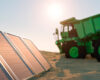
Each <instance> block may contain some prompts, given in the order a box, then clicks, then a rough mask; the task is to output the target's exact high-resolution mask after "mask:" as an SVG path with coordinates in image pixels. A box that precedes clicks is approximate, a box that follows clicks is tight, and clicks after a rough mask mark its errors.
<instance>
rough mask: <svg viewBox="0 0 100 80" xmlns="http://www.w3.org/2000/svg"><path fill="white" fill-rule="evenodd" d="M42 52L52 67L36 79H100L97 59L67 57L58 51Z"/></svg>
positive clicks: (99, 64)
mask: <svg viewBox="0 0 100 80" xmlns="http://www.w3.org/2000/svg"><path fill="white" fill-rule="evenodd" d="M41 53H42V54H43V56H44V57H45V58H46V59H47V60H48V61H49V62H50V64H51V65H52V68H51V69H50V70H49V71H48V72H46V73H44V74H42V75H41V76H37V78H36V79H35V80H100V63H99V62H97V61H96V59H91V58H86V59H66V58H65V57H64V55H60V54H57V53H50V52H43V51H42V52H41Z"/></svg>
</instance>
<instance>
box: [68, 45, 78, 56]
mask: <svg viewBox="0 0 100 80" xmlns="http://www.w3.org/2000/svg"><path fill="white" fill-rule="evenodd" d="M69 55H70V57H71V58H78V57H79V49H78V47H77V46H74V47H71V48H70V50H69Z"/></svg>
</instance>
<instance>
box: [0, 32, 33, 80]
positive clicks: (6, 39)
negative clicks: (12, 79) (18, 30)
mask: <svg viewBox="0 0 100 80" xmlns="http://www.w3.org/2000/svg"><path fill="white" fill-rule="evenodd" d="M0 36H1V37H2V38H4V40H5V41H6V42H7V44H8V45H9V46H10V48H11V49H12V50H13V52H14V53H13V54H16V55H17V58H18V59H19V60H20V61H21V64H23V66H24V70H26V71H28V72H27V74H28V75H30V76H27V77H31V76H33V74H32V73H31V71H30V70H29V69H28V68H27V67H28V66H27V64H26V63H24V60H23V59H21V57H20V55H19V53H18V51H17V50H16V49H15V47H14V46H13V45H12V44H11V42H10V40H9V39H8V38H7V37H6V36H5V34H4V33H3V32H1V31H0ZM1 37H0V38H1ZM0 54H1V53H0ZM2 54H3V53H2ZM2 54H1V55H2ZM3 58H4V59H5V57H3ZM6 61H7V58H6ZM12 61H13V60H12ZM20 67H21V66H20ZM13 70H14V69H13ZM19 74H20V73H19ZM20 76H22V75H20ZM23 76H24V75H23ZM25 76H26V74H25ZM25 76H24V78H27V77H25ZM20 78H21V77H20ZM20 78H19V79H18V78H17V80H20ZM24 78H21V79H24Z"/></svg>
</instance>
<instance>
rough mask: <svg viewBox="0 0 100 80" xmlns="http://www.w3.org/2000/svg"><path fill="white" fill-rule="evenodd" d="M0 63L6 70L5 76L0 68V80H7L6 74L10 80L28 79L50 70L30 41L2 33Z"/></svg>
mask: <svg viewBox="0 0 100 80" xmlns="http://www.w3.org/2000/svg"><path fill="white" fill-rule="evenodd" d="M0 61H1V62H2V64H3V65H4V69H5V68H6V69H5V71H6V70H7V71H6V75H5V73H4V72H2V70H1V68H0V73H2V74H0V80H2V78H4V80H9V77H8V76H7V74H8V75H9V76H10V78H11V79H12V80H13V79H15V80H23V79H28V78H30V77H32V76H35V75H37V74H39V73H42V72H45V71H47V70H49V69H50V64H49V63H48V62H47V60H46V59H45V58H44V57H43V56H42V55H41V53H40V52H39V50H38V49H37V48H36V47H35V45H34V44H33V43H32V42H31V41H30V40H28V39H22V38H20V37H18V36H15V35H12V34H8V33H3V32H0ZM0 64H1V63H0ZM1 75H2V77H1Z"/></svg>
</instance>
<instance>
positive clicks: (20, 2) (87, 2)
mask: <svg viewBox="0 0 100 80" xmlns="http://www.w3.org/2000/svg"><path fill="white" fill-rule="evenodd" d="M55 5H58V7H57V8H58V10H57V8H56V9H54V8H55V7H54V6H55ZM99 13H100V0H0V31H3V32H7V33H11V34H14V35H17V36H20V37H23V38H28V39H30V40H32V41H33V43H34V44H35V45H36V46H37V48H38V49H40V50H45V51H52V52H58V51H59V50H58V48H57V46H56V45H55V39H54V36H53V33H54V32H55V28H59V29H60V28H61V25H60V24H59V22H60V21H63V20H65V19H68V18H71V17H76V18H77V19H82V18H85V17H89V16H92V15H95V14H99Z"/></svg>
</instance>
